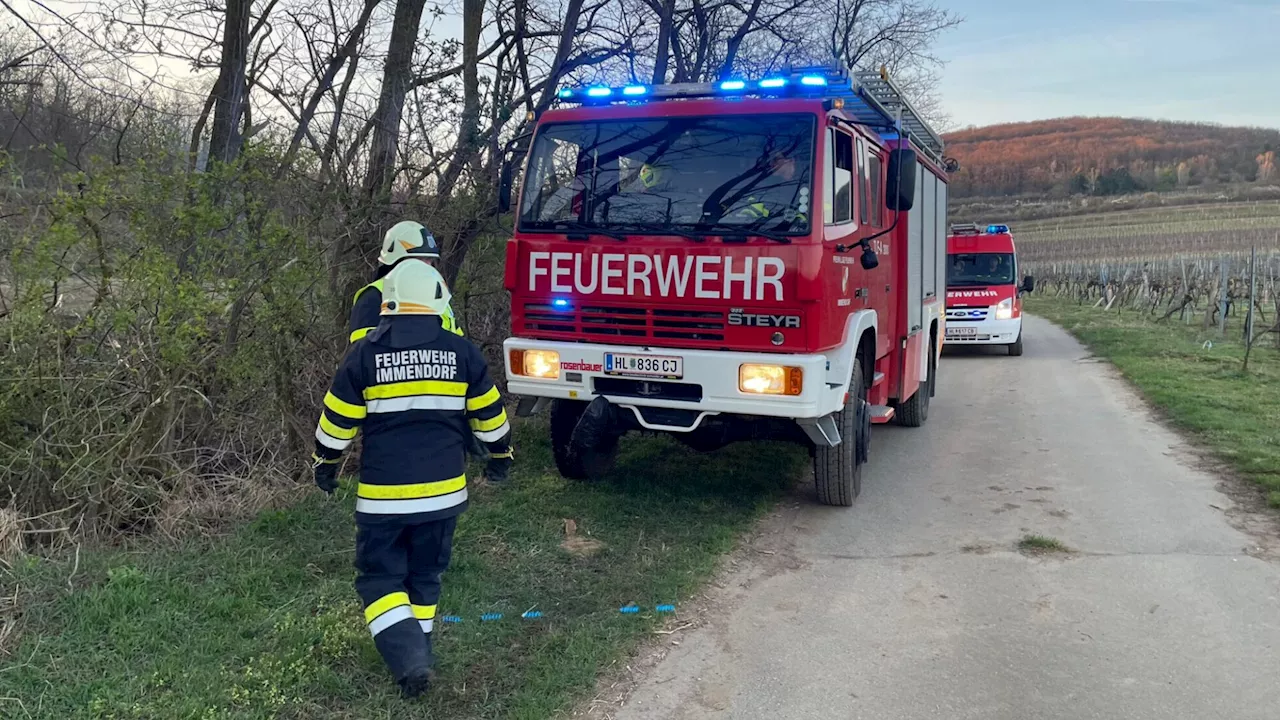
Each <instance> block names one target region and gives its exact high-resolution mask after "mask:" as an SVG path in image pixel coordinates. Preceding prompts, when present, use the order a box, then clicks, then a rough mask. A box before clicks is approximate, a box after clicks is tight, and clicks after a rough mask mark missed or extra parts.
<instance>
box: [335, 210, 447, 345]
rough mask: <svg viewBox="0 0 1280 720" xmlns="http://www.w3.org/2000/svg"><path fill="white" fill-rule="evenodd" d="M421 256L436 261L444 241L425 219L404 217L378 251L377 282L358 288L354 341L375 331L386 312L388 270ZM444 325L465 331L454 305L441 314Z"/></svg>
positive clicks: (353, 316) (353, 306) (353, 312)
mask: <svg viewBox="0 0 1280 720" xmlns="http://www.w3.org/2000/svg"><path fill="white" fill-rule="evenodd" d="M410 259H412V260H419V261H422V262H425V263H426V264H428V265H434V264H435V261H436V260H439V259H440V245H439V243H437V242H436V238H435V236H434V235H432V234H431V231H430V230H428V229H427V228H425V227H424V226H423V225H422V223H419V222H414V221H413V220H403V221H401V222H398V223H396V224H395V225H392V226H391V229H390V230H388V231H387V234H386V235H384V236H383V238H382V252H381V253H380V254H379V255H378V263H379V266H378V273H377V276H376V277H375V278H374V279H373V282H371V283H369V284H368V285H365V286H364V287H362V288H360V289H359V290H357V291H356V294H355V297H354V298H352V300H351V321H350V322H349V323H348V326H349V327H348V329H349V330H350V332H351V342H355V341H357V340H359V339H360V338H362V337H364V336H365V335H367V334H368V333H370V332H372V331H373V329H374V328H375V327H377V326H378V320H379V319H380V318H381V316H382V286H383V283H384V282H386V276H387V273H389V272H391V268H393V267H395V266H397V265H399V264H400V261H402V260H410ZM440 321H441V323H442V324H443V325H444V329H445V330H448V331H449V332H452V333H455V334H458V335H461V334H462V328H460V327H458V320H457V318H455V317H454V315H453V308H452V307H448V306H446V307H445V309H444V312H443V313H441V314H440Z"/></svg>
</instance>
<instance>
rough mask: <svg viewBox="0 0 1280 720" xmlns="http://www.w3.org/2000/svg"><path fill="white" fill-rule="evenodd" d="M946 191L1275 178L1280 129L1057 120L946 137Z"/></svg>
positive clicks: (1059, 191)
mask: <svg viewBox="0 0 1280 720" xmlns="http://www.w3.org/2000/svg"><path fill="white" fill-rule="evenodd" d="M946 141H947V154H948V155H950V156H951V157H954V158H955V159H956V160H958V161H959V163H960V169H959V170H958V171H957V172H956V173H954V174H953V175H952V176H951V178H952V182H951V192H952V197H953V198H974V197H993V196H1036V197H1046V196H1047V197H1049V198H1066V197H1070V196H1077V195H1094V196H1114V195H1126V194H1130V193H1135V192H1167V191H1173V190H1178V189H1188V188H1195V187H1206V186H1213V185H1220V184H1240V183H1247V184H1258V185H1278V184H1280V171H1277V168H1276V153H1277V151H1280V130H1274V129H1264V128H1244V127H1223V126H1219V125H1210V124H1201V123H1177V122H1163V121H1154V120H1136V119H1126V118H1082V117H1073V118H1061V119H1056V120H1042V121H1037V122H1028V123H1014V124H1008V125H993V126H990V127H983V128H973V129H965V130H961V131H958V132H954V133H950V134H949V135H947V136H946Z"/></svg>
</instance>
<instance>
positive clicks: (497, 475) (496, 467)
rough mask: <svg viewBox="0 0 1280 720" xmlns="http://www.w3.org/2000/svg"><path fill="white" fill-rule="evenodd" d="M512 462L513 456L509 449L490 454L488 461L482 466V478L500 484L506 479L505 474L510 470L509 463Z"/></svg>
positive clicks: (513, 460)
mask: <svg viewBox="0 0 1280 720" xmlns="http://www.w3.org/2000/svg"><path fill="white" fill-rule="evenodd" d="M514 462H515V456H514V454H513V453H512V452H511V451H510V450H508V451H506V452H505V453H495V454H493V455H490V456H489V463H488V464H487V465H485V467H484V479H485V480H487V481H488V482H491V483H494V484H495V485H501V484H502V483H504V482H506V481H507V476H508V474H509V473H510V472H511V465H512V464H513V463H514Z"/></svg>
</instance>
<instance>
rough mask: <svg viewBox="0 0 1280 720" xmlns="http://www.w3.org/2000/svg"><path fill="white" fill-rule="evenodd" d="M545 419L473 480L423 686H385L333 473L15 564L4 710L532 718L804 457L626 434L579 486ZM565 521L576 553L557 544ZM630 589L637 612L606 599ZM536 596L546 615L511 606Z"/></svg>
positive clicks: (703, 563)
mask: <svg viewBox="0 0 1280 720" xmlns="http://www.w3.org/2000/svg"><path fill="white" fill-rule="evenodd" d="M545 433H546V429H545V426H543V425H541V424H540V423H537V422H531V423H526V424H524V425H522V426H521V427H520V428H518V433H517V449H518V451H521V452H520V457H519V465H518V471H517V473H515V475H514V476H513V479H512V482H511V486H510V487H505V488H499V489H494V488H478V492H477V493H476V499H475V500H473V503H472V507H471V509H470V510H468V511H467V513H466V514H464V515H463V516H462V520H461V522H460V523H459V526H458V533H457V538H456V544H455V559H454V563H453V566H452V567H451V568H450V570H449V571H448V572H447V573H446V574H445V576H444V583H445V586H444V596H443V598H442V600H441V609H440V613H441V615H458V616H461V617H462V618H463V622H462V623H461V624H441V625H439V627H440V632H439V634H438V635H437V641H436V642H437V652H438V654H439V655H440V656H441V657H440V664H439V665H438V666H437V668H438V671H439V678H438V680H437V684H436V686H434V687H433V690H432V694H431V696H430V697H429V698H428V699H426V700H424V701H419V702H414V703H405V702H404V701H401V700H400V699H399V698H398V696H397V695H396V693H395V688H394V685H393V684H392V682H391V680H390V678H389V677H387V676H386V674H385V670H384V669H383V666H382V664H381V660H380V659H379V657H378V655H377V653H376V651H375V650H374V648H373V644H372V641H371V640H370V638H369V635H368V633H367V631H366V630H365V628H364V626H363V623H362V618H361V613H360V611H359V607H358V605H357V601H356V598H355V593H354V590H353V589H352V586H351V581H352V579H353V577H354V570H353V568H352V548H353V544H354V528H353V525H352V519H351V511H352V503H353V498H352V496H351V492H350V487H349V486H348V485H346V484H345V483H344V488H343V490H342V491H341V492H340V494H339V497H338V498H336V499H333V500H327V499H325V498H324V497H323V496H321V495H320V494H319V493H318V492H315V493H306V494H305V497H304V498H303V499H302V500H301V501H300V502H299V503H298V504H297V505H296V506H293V507H291V508H289V509H286V510H280V511H276V512H270V513H267V514H264V515H262V516H260V517H258V518H257V519H256V520H255V521H253V522H252V523H250V524H248V525H247V526H245V527H243V528H241V529H239V530H238V531H236V532H234V533H232V534H229V535H227V536H223V537H218V538H213V539H191V540H189V541H185V542H184V543H183V544H180V545H177V546H173V545H159V544H141V545H137V546H134V547H127V548H116V549H106V550H98V551H85V552H82V553H79V554H78V555H77V556H76V557H74V558H62V559H35V558H28V559H26V560H25V561H22V562H20V563H19V564H18V566H17V567H15V568H14V569H13V570H14V572H13V574H12V578H13V579H14V580H15V581H16V583H17V585H18V588H19V591H18V597H19V600H20V607H19V609H20V612H21V617H20V620H19V632H20V638H19V640H18V643H17V647H16V648H14V649H13V651H12V652H11V653H10V655H9V656H8V657H7V658H4V659H3V660H2V661H0V662H2V663H3V664H4V667H0V716H3V717H14V718H23V717H31V718H45V717H57V718H104V719H109V718H166V719H168V718H193V719H194V718H200V719H202V720H203V719H212V718H390V717H397V718H480V717H487V718H491V717H503V718H544V717H547V716H549V715H551V714H553V713H555V712H556V711H558V710H561V709H563V708H565V707H566V706H568V705H569V704H570V703H571V702H572V701H574V700H575V699H576V698H578V697H580V696H581V695H582V694H583V693H584V692H587V691H589V690H590V689H591V687H592V686H593V682H594V680H595V678H596V676H597V674H598V673H599V671H600V670H601V669H602V668H604V667H606V666H608V665H609V664H610V663H612V662H614V661H616V660H618V659H619V658H621V657H623V656H624V655H625V654H626V653H627V652H629V651H632V650H634V649H635V648H636V647H637V646H638V644H639V643H640V642H641V641H642V640H643V639H644V637H645V636H646V635H647V634H648V633H649V632H650V631H651V630H652V629H653V628H654V626H655V625H656V624H658V623H660V622H662V617H661V616H658V615H655V614H654V613H653V608H654V605H655V604H657V603H678V602H679V601H680V600H683V599H686V598H688V597H689V596H690V594H691V593H692V592H694V591H695V590H696V589H697V588H698V587H699V586H700V585H701V584H702V583H703V582H704V581H705V579H706V578H707V577H708V576H709V574H710V573H711V572H712V571H713V569H714V568H715V566H716V562H717V559H718V558H719V556H720V555H721V554H722V553H724V552H725V551H727V550H729V549H730V548H731V547H732V546H733V544H734V542H735V540H736V538H738V537H739V535H740V533H741V532H742V531H743V530H745V529H747V528H748V527H749V526H750V524H751V522H752V520H753V519H754V518H756V517H757V516H758V515H759V514H760V513H761V512H762V511H764V510H766V509H767V508H768V507H769V506H770V505H771V504H772V502H773V501H774V500H775V499H776V498H777V497H778V496H779V494H780V493H781V492H783V491H784V489H785V488H786V487H787V486H788V485H789V484H790V483H791V482H792V480H793V479H794V478H796V477H797V476H798V475H799V474H800V471H801V469H802V468H803V467H804V464H805V462H806V461H807V458H806V457H805V455H804V453H803V451H801V450H798V449H797V448H795V447H794V446H785V445H773V444H750V445H737V446H733V447H731V448H729V449H727V450H726V451H722V452H719V453H715V454H711V455H697V454H695V453H692V452H690V451H687V450H685V449H684V448H683V447H681V446H679V445H677V444H675V443H673V442H671V441H668V440H665V439H662V438H648V437H640V438H631V439H629V440H628V441H627V442H624V446H623V452H622V456H621V457H620V458H619V462H618V466H617V470H616V472H615V473H614V475H615V477H614V478H612V482H605V483H599V484H585V483H572V482H567V481H565V480H563V479H562V478H560V476H559V475H558V474H556V472H555V470H554V466H553V464H552V461H551V458H550V452H549V448H548V447H547V445H546V442H545V440H544V438H545ZM565 520H573V521H574V523H575V524H576V528H577V530H576V532H577V535H578V536H582V537H586V538H589V540H591V541H594V542H586V543H579V544H578V545H577V547H578V548H584V549H585V550H587V551H586V552H584V551H582V550H579V551H578V552H570V551H569V550H568V549H566V548H564V547H562V543H563V542H564V540H565ZM571 547H572V546H571ZM9 592H12V591H9ZM633 602H634V603H637V604H639V605H640V606H642V607H644V608H645V609H646V610H645V611H643V612H641V613H640V614H638V615H630V614H622V613H619V612H618V608H619V607H620V606H623V605H626V604H628V603H633ZM679 607H680V606H679V605H677V611H678V610H679ZM531 608H533V609H537V610H540V611H542V612H543V613H544V616H543V618H541V619H538V620H522V619H519V617H518V616H519V615H520V614H521V613H522V612H524V611H526V610H528V609H531ZM490 612H500V613H504V614H505V617H504V619H502V620H498V621H493V622H483V623H482V622H481V621H480V619H479V617H480V615H481V614H482V613H490Z"/></svg>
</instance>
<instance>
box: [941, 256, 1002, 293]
mask: <svg viewBox="0 0 1280 720" xmlns="http://www.w3.org/2000/svg"><path fill="white" fill-rule="evenodd" d="M1014 277H1015V274H1014V257H1013V254H1012V253H951V254H949V255H947V287H966V286H969V287H976V286H982V285H1012V284H1013V283H1014Z"/></svg>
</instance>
